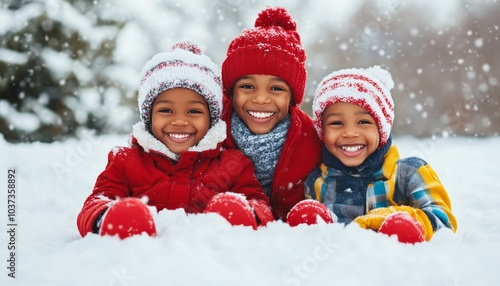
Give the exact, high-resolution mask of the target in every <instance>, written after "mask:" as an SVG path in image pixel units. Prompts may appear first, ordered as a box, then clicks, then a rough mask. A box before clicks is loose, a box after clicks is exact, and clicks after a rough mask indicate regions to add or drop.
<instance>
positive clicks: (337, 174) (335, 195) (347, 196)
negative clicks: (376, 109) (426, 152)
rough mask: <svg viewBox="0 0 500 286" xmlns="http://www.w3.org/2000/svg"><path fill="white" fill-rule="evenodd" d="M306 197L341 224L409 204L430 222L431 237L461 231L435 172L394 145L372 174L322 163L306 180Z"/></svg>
mask: <svg viewBox="0 0 500 286" xmlns="http://www.w3.org/2000/svg"><path fill="white" fill-rule="evenodd" d="M324 153H325V152H324ZM324 156H325V154H324ZM330 156H332V155H331V154H330ZM305 196H306V197H307V198H312V199H316V200H318V201H320V202H322V203H324V204H325V205H326V206H327V207H328V208H329V209H330V210H331V211H332V212H333V213H334V214H335V215H336V216H337V221H338V222H341V223H350V222H351V221H352V220H354V219H355V218H356V217H358V216H361V215H364V214H366V213H367V212H369V211H370V210H372V209H376V208H381V207H389V206H398V205H406V206H410V207H413V208H415V209H416V212H415V213H416V215H417V216H418V218H417V219H418V220H420V221H424V222H426V223H425V224H424V230H425V232H426V234H427V235H426V236H427V238H430V237H431V236H432V234H433V233H434V232H435V231H436V230H438V229H440V228H442V227H447V228H450V229H451V230H453V231H456V228H457V222H456V219H455V217H454V215H453V214H452V212H451V203H450V199H449V197H448V194H447V192H446V190H445V189H444V187H443V185H442V184H441V181H440V180H439V178H438V176H437V174H436V173H435V171H434V170H433V169H432V168H431V167H430V166H429V164H427V163H426V162H425V161H424V160H422V159H420V158H416V157H410V158H404V159H401V158H400V156H399V152H398V149H397V148H396V146H394V145H392V146H390V148H389V149H388V151H387V153H386V154H385V156H384V157H383V160H382V164H381V168H378V170H377V169H376V171H374V172H371V173H370V174H365V175H360V174H350V173H348V172H346V171H345V170H337V169H334V168H332V167H328V166H327V165H325V164H324V163H322V164H320V165H319V166H318V167H317V168H315V169H314V171H313V172H311V174H310V175H309V177H308V179H307V181H306V188H305ZM427 222H428V223H427ZM426 225H427V226H429V227H428V228H429V229H425V228H426Z"/></svg>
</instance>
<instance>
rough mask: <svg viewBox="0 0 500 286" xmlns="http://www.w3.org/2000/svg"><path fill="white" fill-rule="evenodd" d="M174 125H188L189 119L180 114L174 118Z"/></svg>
mask: <svg viewBox="0 0 500 286" xmlns="http://www.w3.org/2000/svg"><path fill="white" fill-rule="evenodd" d="M171 123H172V125H175V126H184V125H188V121H187V119H186V118H185V117H184V116H182V115H180V116H176V117H175V118H174V119H173V120H172V122H171Z"/></svg>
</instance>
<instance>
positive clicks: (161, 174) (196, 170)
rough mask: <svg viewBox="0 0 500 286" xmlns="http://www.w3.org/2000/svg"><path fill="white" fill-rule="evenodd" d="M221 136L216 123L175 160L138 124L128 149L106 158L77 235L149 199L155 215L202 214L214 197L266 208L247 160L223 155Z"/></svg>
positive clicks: (220, 125) (230, 153)
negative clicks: (109, 212) (231, 195)
mask: <svg viewBox="0 0 500 286" xmlns="http://www.w3.org/2000/svg"><path fill="white" fill-rule="evenodd" d="M225 131H226V124H225V123H224V122H221V121H220V122H219V123H217V124H216V125H215V126H213V127H212V128H211V129H210V130H209V132H208V133H207V135H206V136H205V137H204V139H202V140H201V141H200V143H199V144H198V145H196V146H194V147H191V148H190V149H189V151H186V152H183V153H181V155H180V156H177V155H175V154H173V153H172V152H171V151H170V150H168V148H166V146H165V145H163V144H162V143H161V142H160V141H158V140H156V138H154V137H153V135H151V134H150V133H149V132H147V131H146V130H145V128H144V125H143V124H142V123H138V124H136V125H134V128H133V131H132V139H131V144H130V145H131V146H130V147H120V148H116V150H113V151H111V152H110V153H109V155H108V164H107V166H106V169H105V170H104V171H103V172H102V173H101V174H100V175H99V177H98V178H97V181H96V183H95V186H94V190H93V191H92V194H91V195H90V196H89V197H88V198H87V199H86V201H85V203H84V205H83V208H82V210H81V211H80V214H79V215H78V219H77V224H78V230H79V231H80V234H81V235H82V236H85V235H86V234H87V233H89V232H92V231H93V225H94V222H95V220H96V218H97V217H98V216H99V215H100V214H101V213H102V212H103V211H104V210H105V209H106V208H107V204H108V203H109V202H110V201H111V200H115V199H117V198H124V197H137V198H141V197H143V196H147V198H148V202H147V203H148V205H150V206H155V207H156V209H157V210H158V211H160V210H162V209H170V210H173V209H177V208H183V209H184V210H185V211H186V212H187V213H201V212H203V211H204V209H205V206H206V204H207V202H208V201H209V200H210V199H211V198H212V197H213V196H214V195H216V194H217V193H221V192H228V191H231V192H235V193H241V194H244V195H245V196H246V198H247V199H248V200H250V199H257V200H260V201H262V202H264V204H265V205H267V206H268V205H269V203H268V198H267V196H266V195H265V194H264V192H263V190H262V186H261V185H260V183H259V181H258V180H257V178H256V177H255V175H254V167H253V164H252V162H251V160H250V159H249V158H248V157H246V156H245V155H243V153H242V152H241V151H239V150H236V149H228V150H223V151H221V149H220V148H221V145H222V141H223V140H224V138H225V136H226V134H225ZM214 137H215V138H214ZM208 138H211V139H210V140H208Z"/></svg>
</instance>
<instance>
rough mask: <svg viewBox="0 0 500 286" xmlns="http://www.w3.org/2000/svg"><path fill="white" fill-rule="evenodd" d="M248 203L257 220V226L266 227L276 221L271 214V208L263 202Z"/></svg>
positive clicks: (252, 201) (253, 201)
mask: <svg viewBox="0 0 500 286" xmlns="http://www.w3.org/2000/svg"><path fill="white" fill-rule="evenodd" d="M248 203H249V204H250V206H251V207H252V209H253V213H254V214H255V218H256V219H257V224H258V225H261V226H266V225H267V224H268V223H269V222H272V221H274V216H273V213H272V212H271V207H269V205H267V204H266V203H265V202H263V201H261V200H249V201H248Z"/></svg>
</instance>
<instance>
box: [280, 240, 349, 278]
mask: <svg viewBox="0 0 500 286" xmlns="http://www.w3.org/2000/svg"><path fill="white" fill-rule="evenodd" d="M316 241H317V243H318V244H317V245H316V247H315V248H314V250H313V252H312V253H311V255H309V256H307V257H305V258H304V259H303V260H302V262H301V263H300V264H299V265H293V266H292V267H291V268H290V270H288V271H286V272H285V273H284V274H283V276H282V278H283V282H284V283H286V284H291V285H296V286H299V285H300V284H301V283H302V281H305V280H307V279H309V277H311V275H313V274H314V272H316V270H318V267H319V265H320V264H321V262H324V261H326V260H328V259H329V258H330V256H331V255H332V254H333V253H334V252H335V249H336V248H338V247H339V246H338V244H337V243H335V242H334V241H333V237H332V236H331V235H329V236H328V237H326V238H323V237H319V238H317V239H316Z"/></svg>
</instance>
